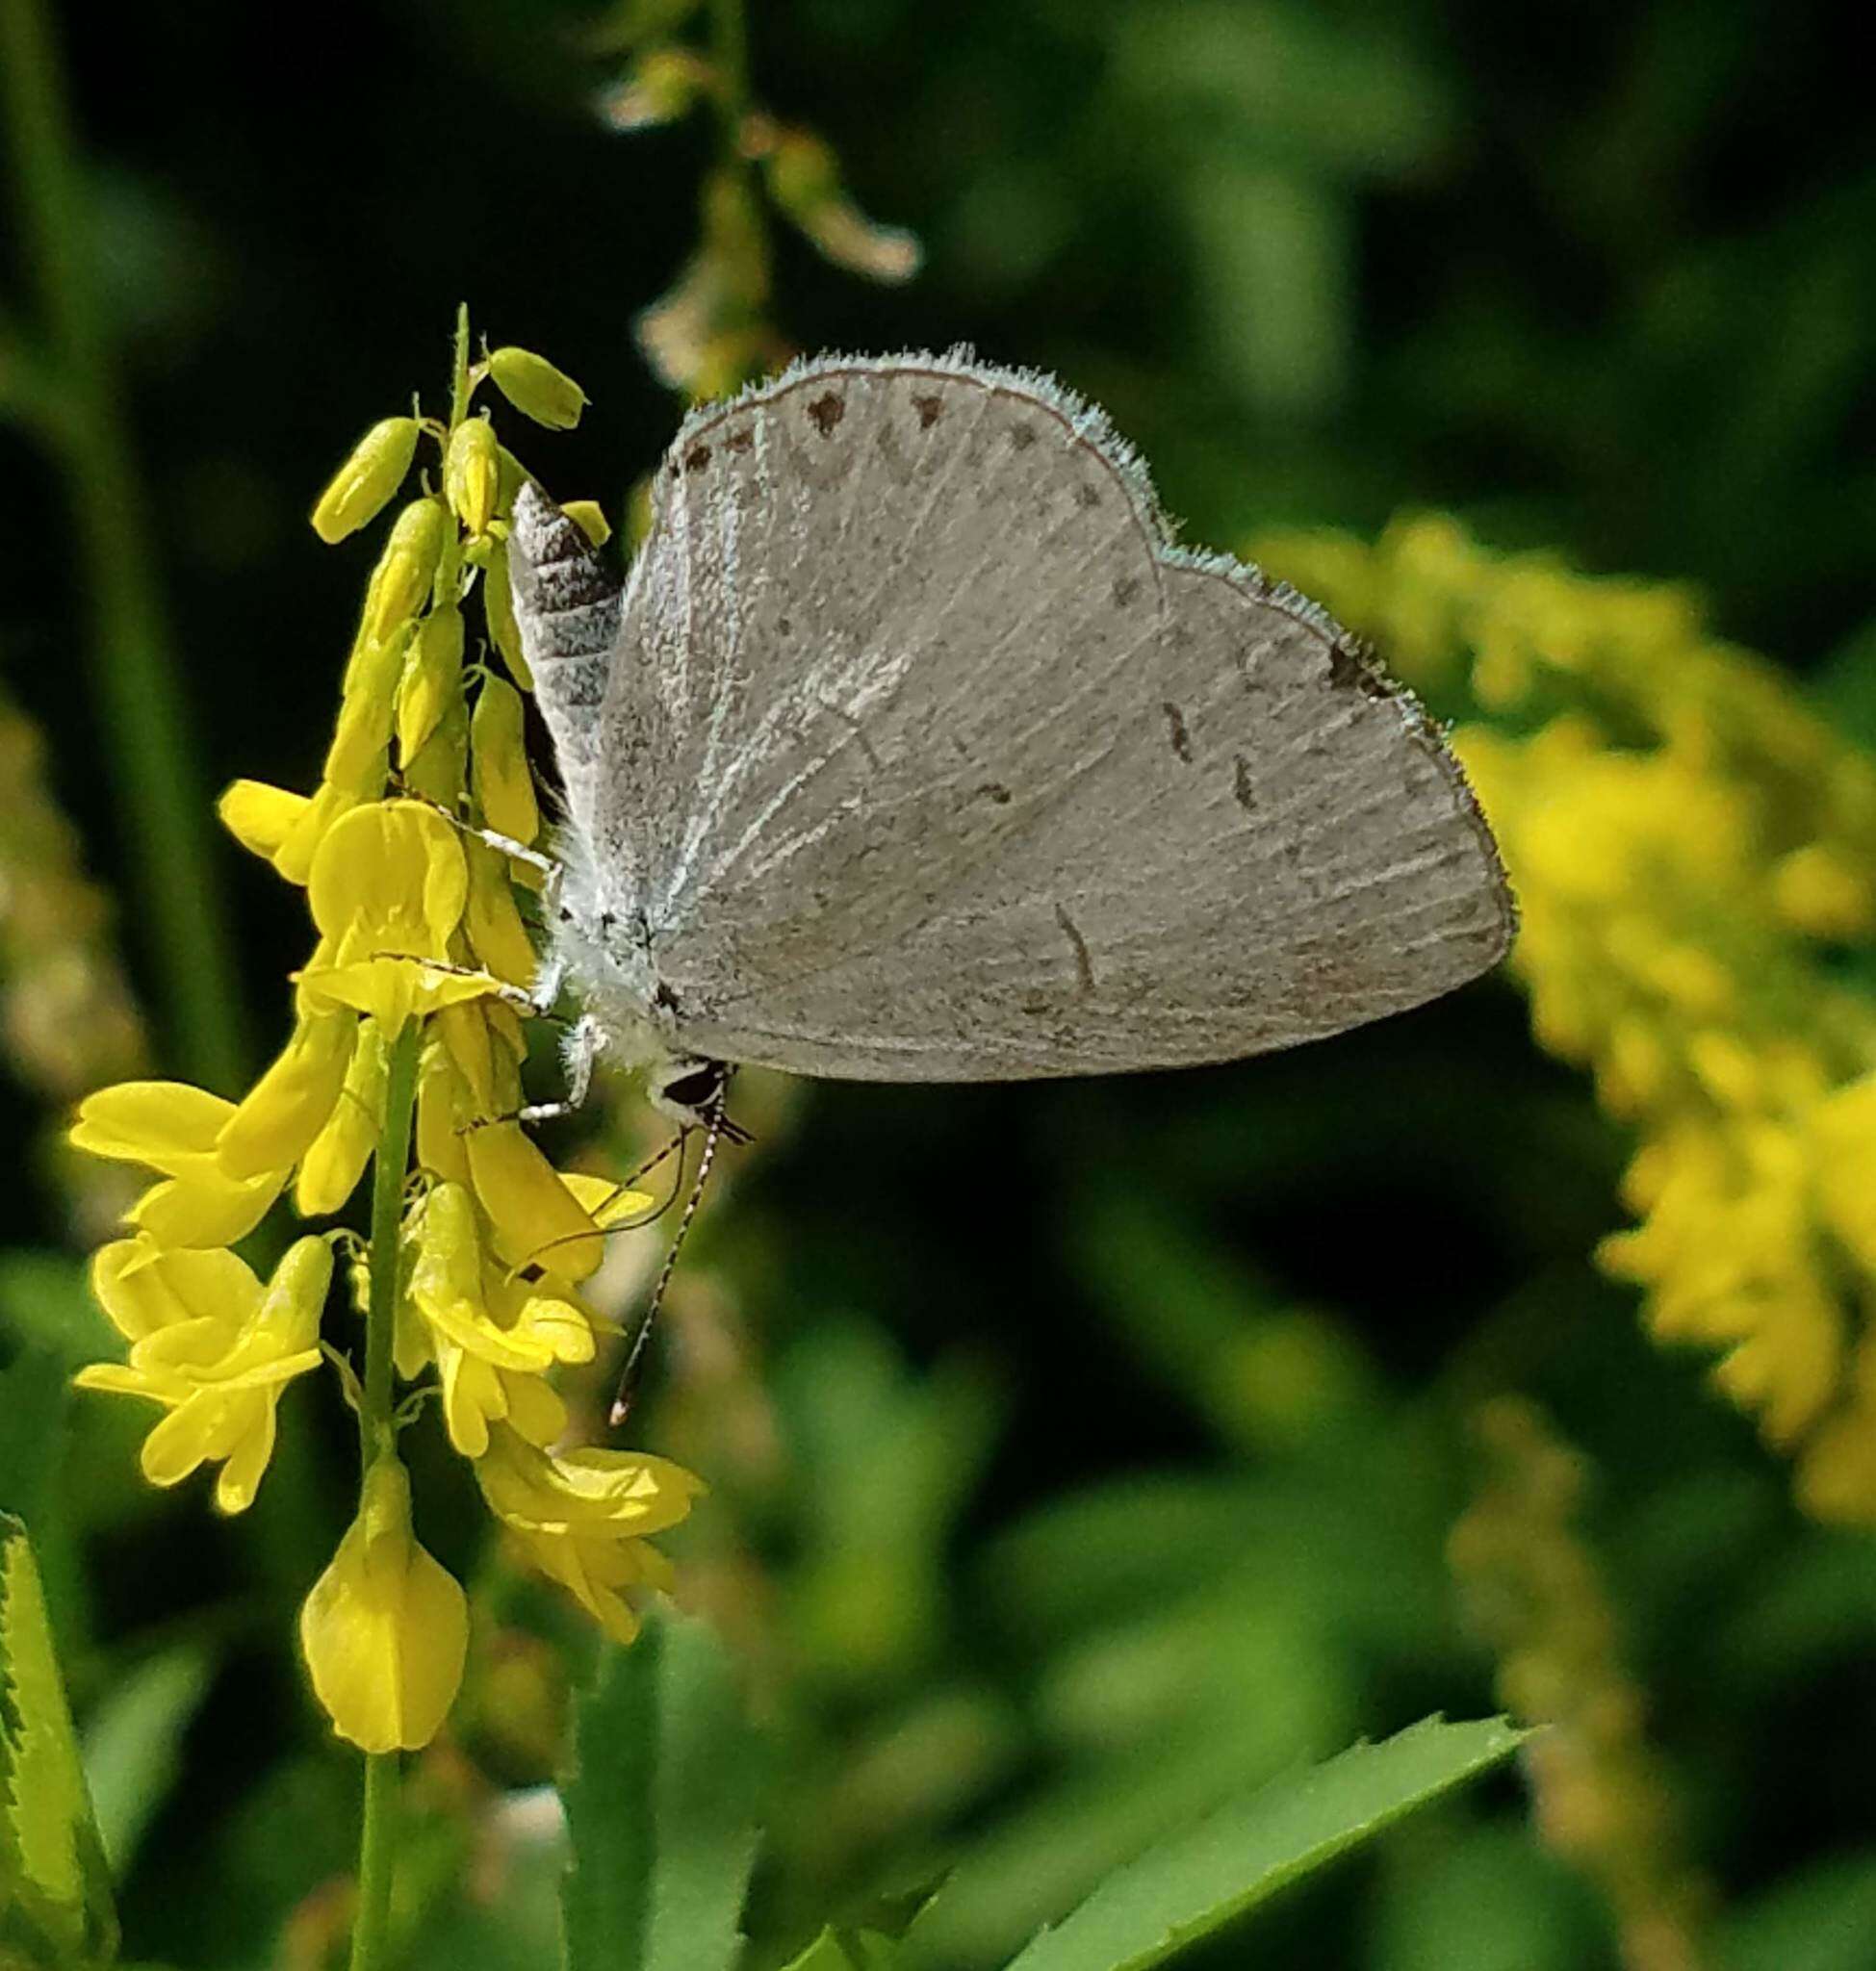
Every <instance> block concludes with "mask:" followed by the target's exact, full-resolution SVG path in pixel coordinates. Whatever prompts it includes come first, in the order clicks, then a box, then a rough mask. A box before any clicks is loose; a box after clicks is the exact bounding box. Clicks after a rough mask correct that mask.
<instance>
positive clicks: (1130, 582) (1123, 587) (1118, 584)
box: [1114, 575, 1140, 609]
mask: <svg viewBox="0 0 1876 1971" xmlns="http://www.w3.org/2000/svg"><path fill="white" fill-rule="evenodd" d="M1139 593H1140V577H1139V576H1137V575H1122V576H1116V578H1115V583H1114V600H1115V602H1116V603H1117V604H1118V606H1119V607H1120V608H1122V609H1124V608H1125V607H1126V606H1127V604H1128V603H1129V602H1132V601H1133V599H1134V598H1135V597H1136V596H1137V595H1139Z"/></svg>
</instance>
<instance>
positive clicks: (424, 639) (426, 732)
mask: <svg viewBox="0 0 1876 1971" xmlns="http://www.w3.org/2000/svg"><path fill="white" fill-rule="evenodd" d="M464 428H465V429H467V426H465V427H464ZM462 651H463V624H462V611H461V610H460V609H457V608H454V607H450V608H445V609H432V610H431V611H430V613H429V614H428V615H427V616H425V617H424V621H423V623H422V625H421V626H420V627H419V628H418V631H417V637H416V640H415V641H414V642H413V643H412V644H411V646H410V652H409V654H408V655H407V656H406V657H405V659H404V665H403V675H402V677H401V678H399V680H398V760H399V761H400V762H401V763H402V764H403V765H404V766H406V767H407V766H409V764H410V762H411V760H412V759H413V758H414V757H415V756H416V755H417V752H418V749H419V748H420V747H421V746H422V745H423V744H424V740H426V739H427V738H428V737H429V736H430V734H431V733H432V732H433V731H434V730H436V723H437V721H438V720H439V719H440V718H442V716H443V714H444V712H445V711H446V710H447V709H448V708H449V706H450V703H451V701H452V700H454V699H456V698H457V697H459V696H460V695H461V692H462Z"/></svg>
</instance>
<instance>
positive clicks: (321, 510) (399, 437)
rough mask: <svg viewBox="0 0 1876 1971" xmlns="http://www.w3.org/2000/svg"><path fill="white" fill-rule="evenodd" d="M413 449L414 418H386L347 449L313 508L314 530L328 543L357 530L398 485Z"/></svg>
mask: <svg viewBox="0 0 1876 1971" xmlns="http://www.w3.org/2000/svg"><path fill="white" fill-rule="evenodd" d="M416 450H417V420H416V419H415V418H386V419H384V420H383V421H382V422H379V423H376V424H373V426H372V428H371V429H370V430H369V431H368V432H366V434H365V435H364V437H363V438H361V439H360V440H359V441H358V443H357V444H356V445H355V446H353V447H352V451H351V456H350V457H349V458H348V459H347V461H346V462H345V464H344V465H342V466H341V467H340V468H339V470H338V472H337V473H336V474H333V478H332V483H331V484H330V485H329V486H328V487H327V488H326V489H325V491H324V492H323V493H321V495H320V499H319V504H318V505H317V506H315V507H314V509H313V531H314V532H315V533H316V534H318V535H319V537H320V539H321V540H322V541H324V542H327V543H328V544H330V543H331V542H334V541H343V540H344V539H345V537H346V536H347V534H349V533H352V532H354V531H355V530H356V529H357V528H359V527H362V526H363V525H365V523H366V522H367V521H368V520H370V519H372V517H373V515H374V514H376V513H377V512H378V511H379V509H380V508H381V507H383V505H384V503H385V502H386V501H387V500H388V499H390V498H391V496H392V495H393V494H394V493H395V492H396V491H397V490H398V487H399V486H400V485H402V484H403V478H404V474H406V473H407V472H409V471H410V461H411V458H412V456H413V454H414V453H415V452H416Z"/></svg>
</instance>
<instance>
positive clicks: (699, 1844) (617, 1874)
mask: <svg viewBox="0 0 1876 1971" xmlns="http://www.w3.org/2000/svg"><path fill="white" fill-rule="evenodd" d="M574 1759H575V1770H574V1773H573V1775H572V1777H571V1778H570V1779H568V1780H567V1782H566V1783H565V1785H563V1786H562V1788H561V1798H562V1800H563V1802H564V1803H565V1805H566V1812H567V1833H568V1838H569V1840H570V1842H571V1844H572V1848H573V1865H572V1867H571V1868H570V1869H569V1870H568V1872H567V1879H566V1882H565V1884H564V1886H563V1888H562V1892H561V1915H562V1921H563V1925H564V1929H565V1934H566V1945H567V1971H728V1967H730V1966H731V1965H732V1964H733V1963H734V1962H735V1960H736V1957H737V1954H738V1952H739V1951H740V1949H741V1945H742V1935H741V1932H740V1930H739V1928H738V1918H739V1916H740V1915H741V1911H742V1901H743V1894H744V1891H745V1889H746V1888H747V1886H748V1882H749V1872H750V1869H751V1867H752V1866H753V1865H754V1862H755V1859H756V1842H757V1827H756V1813H755V1803H756V1791H757V1784H758V1777H757V1775H758V1760H757V1757H756V1746H755V1743H754V1739H753V1735H752V1733H751V1732H750V1729H749V1728H748V1725H747V1723H746V1722H745V1720H744V1716H743V1710H742V1702H741V1699H740V1696H739V1694H738V1692H737V1689H736V1685H735V1679H734V1677H733V1675H732V1671H731V1667H730V1663H729V1659H728V1657H727V1656H726V1654H725V1652H724V1650H723V1646H722V1644H721V1643H720V1642H719V1641H718V1640H717V1638H716V1635H715V1633H714V1631H713V1630H711V1629H710V1627H709V1626H708V1625H707V1624H705V1623H701V1622H691V1621H685V1620H683V1619H681V1618H679V1617H675V1616H670V1615H666V1616H664V1617H662V1618H661V1619H659V1620H657V1621H655V1622H653V1623H651V1624H648V1625H647V1627H646V1631H645V1633H644V1635H643V1636H641V1637H640V1638H639V1640H638V1641H637V1642H636V1643H634V1644H632V1645H631V1647H630V1648H629V1649H614V1650H611V1651H608V1652H607V1653H606V1655H605V1657H604V1660H603V1661H602V1663H601V1665H600V1671H599V1676H598V1678H597V1680H596V1681H595V1684H594V1687H593V1689H592V1691H591V1692H590V1693H589V1694H588V1695H587V1697H586V1698H585V1699H584V1700H583V1701H582V1702H581V1703H580V1705H579V1708H578V1716H577V1718H576V1721H575V1728H574Z"/></svg>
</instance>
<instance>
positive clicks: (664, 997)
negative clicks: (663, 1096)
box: [652, 979, 681, 1092]
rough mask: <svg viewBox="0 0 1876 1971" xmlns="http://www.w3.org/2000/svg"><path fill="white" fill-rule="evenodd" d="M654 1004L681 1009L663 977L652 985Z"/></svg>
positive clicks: (673, 1010)
mask: <svg viewBox="0 0 1876 1971" xmlns="http://www.w3.org/2000/svg"><path fill="white" fill-rule="evenodd" d="M652 1004H653V1006H654V1007H655V1008H656V1009H657V1010H658V1011H660V1012H677V1011H680V1010H681V1009H680V1004H679V1000H678V995H677V993H676V992H674V991H673V990H672V989H671V987H670V986H669V985H666V984H665V983H664V981H663V980H662V979H660V980H659V981H658V982H657V984H656V985H654V986H653V987H652ZM667 1092H668V1090H667Z"/></svg>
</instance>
